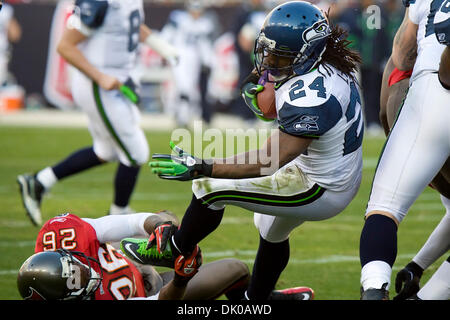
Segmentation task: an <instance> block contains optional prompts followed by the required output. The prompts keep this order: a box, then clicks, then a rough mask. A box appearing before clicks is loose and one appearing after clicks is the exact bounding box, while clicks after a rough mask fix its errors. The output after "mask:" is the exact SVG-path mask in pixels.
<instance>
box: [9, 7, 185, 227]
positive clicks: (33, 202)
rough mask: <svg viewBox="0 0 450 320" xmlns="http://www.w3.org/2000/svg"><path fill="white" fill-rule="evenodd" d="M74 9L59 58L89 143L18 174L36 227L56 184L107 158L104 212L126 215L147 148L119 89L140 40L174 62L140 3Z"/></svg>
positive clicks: (136, 116) (136, 119) (131, 106)
mask: <svg viewBox="0 0 450 320" xmlns="http://www.w3.org/2000/svg"><path fill="white" fill-rule="evenodd" d="M75 4H76V6H75V9H74V13H73V14H72V15H71V17H70V18H69V21H68V24H67V27H66V29H65V30H64V33H63V35H62V38H61V40H60V42H59V45H58V53H59V54H60V55H61V56H62V57H63V58H64V59H65V60H66V61H67V62H68V63H69V64H71V65H72V66H74V67H75V70H74V74H73V78H72V95H73V98H74V101H75V103H76V104H77V105H78V106H79V107H80V108H81V109H82V110H83V111H84V112H85V113H86V114H87V116H88V121H89V123H88V127H89V131H90V133H91V136H92V138H93V145H92V146H89V147H86V148H83V149H81V150H77V151H75V152H74V153H73V154H71V155H70V156H68V157H67V158H66V159H64V160H62V161H61V162H59V163H57V164H56V165H54V166H52V167H46V168H44V169H42V170H40V171H39V172H37V173H36V174H35V175H26V174H24V175H19V176H18V178H17V181H18V183H19V185H20V189H21V195H22V200H23V204H24V206H25V209H26V211H27V213H28V215H29V217H30V218H31V221H32V222H33V224H35V225H40V224H41V221H42V217H41V211H40V205H41V200H42V197H43V195H44V193H45V192H46V191H48V190H49V189H50V188H51V187H52V186H53V185H54V184H55V183H56V182H58V181H59V180H61V179H63V178H66V177H68V176H71V175H73V174H77V173H79V172H82V171H84V170H87V169H89V168H92V167H95V166H98V165H101V164H103V163H106V162H111V161H118V162H119V165H118V168H117V171H116V176H115V180H114V190H115V194H114V200H113V203H112V204H111V207H110V209H109V214H127V213H130V212H132V210H131V209H130V207H129V205H128V204H129V201H130V198H131V195H132V192H133V190H134V187H135V185H136V182H137V177H138V173H139V169H140V166H141V165H142V164H143V163H145V162H146V161H147V159H148V155H149V146H148V144H147V140H146V137H145V134H144V132H143V130H142V129H141V128H140V127H139V119H140V115H139V110H138V108H137V106H136V105H135V103H136V101H134V102H131V101H130V100H129V99H127V97H125V96H124V95H122V94H121V92H120V91H119V89H121V88H122V84H123V83H126V84H128V88H131V89H133V87H134V83H133V80H132V79H131V78H130V73H131V71H132V69H133V67H134V65H135V63H136V51H137V50H136V49H137V46H138V44H139V42H144V43H146V44H147V45H149V46H151V47H152V48H153V49H154V50H155V51H157V52H158V53H161V54H162V56H163V57H165V58H166V59H168V60H173V59H176V50H175V49H174V48H173V47H172V46H170V45H168V44H167V43H166V42H165V41H163V40H162V39H161V38H160V37H158V36H157V35H156V34H155V33H154V32H152V30H150V29H149V28H148V27H147V26H146V25H145V24H144V13H143V4H142V0H137V1H135V0H126V1H101V0H77V1H76V3H75Z"/></svg>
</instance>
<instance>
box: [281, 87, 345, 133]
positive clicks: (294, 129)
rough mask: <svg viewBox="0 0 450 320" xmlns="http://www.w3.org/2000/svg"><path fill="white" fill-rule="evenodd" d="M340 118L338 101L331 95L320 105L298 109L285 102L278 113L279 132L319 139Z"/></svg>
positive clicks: (340, 110) (298, 107)
mask: <svg viewBox="0 0 450 320" xmlns="http://www.w3.org/2000/svg"><path fill="white" fill-rule="evenodd" d="M341 117H342V108H341V105H340V103H339V101H338V100H337V99H336V98H335V97H334V96H333V95H332V96H330V98H329V99H328V100H327V101H326V102H324V103H323V104H322V105H318V106H314V107H300V106H295V105H291V104H289V103H287V102H285V103H284V104H283V106H282V107H281V108H280V110H279V111H278V119H279V124H280V130H282V131H283V132H286V133H288V134H291V135H294V136H303V137H308V138H319V137H320V136H322V135H323V134H325V133H326V132H327V131H328V130H330V129H331V128H333V127H334V126H335V125H336V124H337V123H338V122H339V120H340V119H341Z"/></svg>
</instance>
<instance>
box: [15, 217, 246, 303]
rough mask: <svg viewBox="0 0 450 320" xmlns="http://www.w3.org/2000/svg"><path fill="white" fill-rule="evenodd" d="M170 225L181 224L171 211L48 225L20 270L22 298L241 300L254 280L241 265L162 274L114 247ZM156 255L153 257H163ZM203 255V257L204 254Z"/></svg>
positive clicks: (62, 220) (58, 221) (73, 219)
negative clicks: (248, 284) (160, 225)
mask: <svg viewBox="0 0 450 320" xmlns="http://www.w3.org/2000/svg"><path fill="white" fill-rule="evenodd" d="M167 221H170V222H171V223H172V224H173V225H177V224H178V220H177V218H176V216H175V215H174V214H172V213H171V212H168V211H162V212H159V213H136V214H131V215H126V216H106V217H102V218H98V219H90V218H79V217H77V216H76V215H74V214H69V213H66V214H62V215H59V216H56V217H54V218H52V219H50V220H48V221H47V222H46V223H45V224H44V226H43V227H42V229H41V230H40V232H39V234H38V236H37V241H36V247H35V252H36V254H34V255H32V256H31V257H30V258H28V259H27V260H26V261H25V262H24V263H23V265H22V267H21V268H20V270H19V274H18V281H17V283H18V289H19V292H20V294H21V296H22V297H23V298H24V299H36V300H39V299H45V300H55V299H58V300H66V299H94V300H124V299H138V298H139V299H149V300H156V299H159V300H169V299H170V300H173V299H182V298H184V299H186V300H205V299H215V298H218V297H219V296H221V295H222V294H226V295H227V297H228V298H229V299H236V298H239V297H240V295H242V291H243V290H245V288H246V284H247V283H248V280H249V271H248V268H247V266H246V265H245V264H244V263H243V262H241V261H239V260H236V259H222V260H217V261H214V262H212V263H208V264H205V265H203V266H201V263H199V264H198V265H196V266H195V267H194V268H193V269H192V272H191V273H190V274H188V275H186V274H184V273H183V271H182V270H176V271H175V272H173V271H168V272H164V273H157V272H156V271H155V269H154V268H153V267H151V266H148V265H147V266H144V265H142V264H139V263H136V264H133V263H132V262H130V260H128V259H127V258H126V257H124V256H123V255H122V254H121V252H120V250H118V249H116V248H114V247H113V244H114V243H118V241H120V240H121V239H123V238H125V237H136V236H137V237H148V236H149V235H150V234H152V233H153V231H154V230H155V226H156V225H158V224H161V223H162V222H166V223H167ZM154 249H155V250H153V252H152V255H158V252H157V251H156V248H154ZM197 252H198V255H199V256H200V257H201V253H200V249H199V248H197Z"/></svg>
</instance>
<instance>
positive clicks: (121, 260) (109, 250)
mask: <svg viewBox="0 0 450 320" xmlns="http://www.w3.org/2000/svg"><path fill="white" fill-rule="evenodd" d="M60 248H62V249H67V250H69V251H81V252H83V253H84V254H85V255H86V256H88V257H91V258H94V259H96V260H97V261H98V262H99V264H97V263H92V262H91V263H90V264H91V267H92V268H93V269H94V270H95V272H97V273H98V274H103V280H102V283H101V285H100V287H99V288H98V289H97V290H96V291H95V300H125V299H128V298H132V297H145V296H146V295H145V287H144V281H143V278H142V275H141V274H140V273H139V271H138V270H137V268H136V267H135V266H134V265H133V263H132V262H130V261H129V260H128V259H126V258H125V257H124V256H123V255H122V254H120V253H119V252H118V251H117V250H115V249H114V248H113V247H112V246H111V245H109V244H105V243H103V244H102V243H100V242H99V241H98V238H97V235H96V232H95V230H94V228H93V227H92V226H91V225H90V224H89V223H87V222H86V221H84V220H83V219H81V218H79V217H77V216H76V215H74V214H70V213H66V214H63V215H59V216H56V217H54V218H52V219H50V220H48V221H47V222H46V223H45V224H44V226H43V227H42V228H41V230H40V231H39V234H38V237H37V240H36V247H35V250H34V251H35V253H37V252H42V251H53V250H56V249H60ZM82 262H83V263H86V261H82ZM100 268H101V269H102V270H101V271H100Z"/></svg>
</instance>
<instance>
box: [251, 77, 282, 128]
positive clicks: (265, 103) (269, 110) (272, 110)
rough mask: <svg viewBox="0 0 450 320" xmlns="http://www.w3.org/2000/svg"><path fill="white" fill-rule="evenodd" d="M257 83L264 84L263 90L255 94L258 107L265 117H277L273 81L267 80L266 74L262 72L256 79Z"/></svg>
mask: <svg viewBox="0 0 450 320" xmlns="http://www.w3.org/2000/svg"><path fill="white" fill-rule="evenodd" d="M258 84H260V85H262V86H264V90H263V91H261V92H259V93H258V95H257V96H256V98H257V100H258V107H259V109H260V110H261V111H262V113H263V114H264V117H265V118H267V119H276V118H277V107H276V104H275V89H274V83H273V82H267V75H266V73H264V74H263V75H262V76H261V77H260V78H259V81H258Z"/></svg>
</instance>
